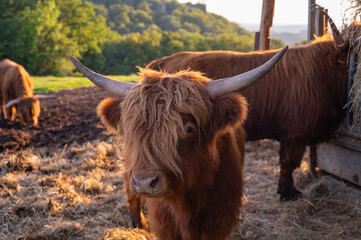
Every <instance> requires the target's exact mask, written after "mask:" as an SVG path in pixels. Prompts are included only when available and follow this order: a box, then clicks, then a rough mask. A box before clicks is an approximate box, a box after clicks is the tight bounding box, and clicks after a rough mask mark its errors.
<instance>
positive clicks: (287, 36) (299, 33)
mask: <svg viewBox="0 0 361 240" xmlns="http://www.w3.org/2000/svg"><path fill="white" fill-rule="evenodd" d="M239 25H240V26H241V27H243V28H245V29H247V30H249V31H251V32H257V31H259V27H260V26H259V25H257V24H247V23H239ZM271 37H272V38H278V39H281V40H282V41H283V42H284V43H285V44H288V45H293V44H296V43H300V42H302V41H304V40H306V39H307V26H306V25H274V26H272V27H271Z"/></svg>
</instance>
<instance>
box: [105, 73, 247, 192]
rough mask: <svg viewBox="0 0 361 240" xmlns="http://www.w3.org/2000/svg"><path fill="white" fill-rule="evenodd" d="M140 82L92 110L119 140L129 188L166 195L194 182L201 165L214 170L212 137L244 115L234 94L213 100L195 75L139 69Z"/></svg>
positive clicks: (215, 157)
mask: <svg viewBox="0 0 361 240" xmlns="http://www.w3.org/2000/svg"><path fill="white" fill-rule="evenodd" d="M142 73H143V79H142V81H141V84H139V85H137V86H136V87H134V88H132V89H131V91H130V93H129V94H128V95H127V96H126V97H125V98H124V99H106V100H104V101H103V102H102V103H101V104H100V105H99V107H98V114H99V115H100V116H101V117H102V120H103V121H104V122H105V123H106V124H107V125H108V126H110V127H111V128H113V129H117V130H118V131H119V132H120V133H121V134H123V136H124V138H123V140H124V142H123V144H124V146H123V152H124V158H125V167H126V174H128V176H129V178H127V179H129V182H128V184H129V186H130V189H131V190H132V191H134V192H135V193H137V194H141V195H144V196H148V197H165V196H172V195H173V194H174V193H176V192H179V191H185V190H186V189H190V188H192V187H194V185H197V179H198V178H199V177H201V176H200V174H201V173H202V172H204V170H205V169H207V171H208V172H209V175H212V172H211V171H215V170H216V169H217V168H218V161H219V158H218V155H217V150H216V148H215V139H216V138H217V136H218V135H219V134H221V133H222V132H223V131H225V130H227V129H228V128H229V127H233V126H235V125H238V124H240V123H241V122H242V121H243V120H244V119H245V116H246V103H245V100H244V98H242V97H241V96H239V95H235V94H232V95H227V96H224V97H219V98H213V97H211V96H210V94H209V93H208V91H207V89H206V87H205V85H204V83H205V82H207V81H208V79H206V78H204V77H202V76H201V75H200V74H199V73H194V72H181V73H177V74H172V75H167V74H164V73H160V72H156V71H151V70H143V72H142Z"/></svg>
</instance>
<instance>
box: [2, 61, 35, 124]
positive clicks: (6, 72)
mask: <svg viewBox="0 0 361 240" xmlns="http://www.w3.org/2000/svg"><path fill="white" fill-rule="evenodd" d="M15 99H18V100H19V104H15V105H13V106H11V107H9V108H6V109H5V105H6V104H7V103H8V102H9V101H11V100H15ZM0 104H1V110H2V116H3V117H4V118H5V119H10V120H12V121H13V120H14V118H15V114H16V113H18V115H19V117H20V119H21V120H22V121H23V122H24V121H33V123H34V125H37V123H38V116H39V114H40V104H39V100H38V99H37V98H36V97H35V96H33V84H32V82H31V80H30V76H29V74H28V72H27V71H26V70H25V69H24V68H23V67H22V66H21V65H19V64H17V63H15V62H13V61H11V60H8V59H5V60H2V61H1V62H0Z"/></svg>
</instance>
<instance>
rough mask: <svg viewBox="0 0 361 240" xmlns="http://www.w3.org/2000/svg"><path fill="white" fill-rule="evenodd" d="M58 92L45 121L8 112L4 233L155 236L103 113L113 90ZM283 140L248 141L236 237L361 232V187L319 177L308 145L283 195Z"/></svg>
mask: <svg viewBox="0 0 361 240" xmlns="http://www.w3.org/2000/svg"><path fill="white" fill-rule="evenodd" d="M89 93H90V94H89ZM57 95H58V98H57V99H56V100H51V101H48V102H42V105H41V106H42V114H41V116H40V119H39V120H40V122H39V127H36V128H35V127H26V126H23V125H21V124H20V123H18V122H16V123H9V122H7V121H4V120H0V138H1V139H0V239H37V240H40V239H142V240H144V239H155V238H154V236H153V235H152V234H150V233H149V232H147V231H144V230H140V229H132V228H131V222H130V218H129V214H128V209H127V201H126V197H125V194H124V189H123V180H122V177H121V176H122V170H123V159H122V150H121V148H122V141H121V139H120V138H119V137H118V136H116V135H115V134H114V133H112V132H108V131H107V130H106V129H105V128H104V127H103V125H102V124H101V123H100V122H99V119H98V118H97V117H96V115H95V106H96V104H97V103H98V102H99V101H100V100H101V99H102V98H104V97H105V96H106V94H105V93H104V92H102V91H101V90H97V89H96V88H84V89H79V90H73V91H63V92H59V93H57ZM54 119H55V120H54ZM35 136H37V137H35ZM5 137H7V138H6V139H8V141H5V140H4V139H5ZM22 139H23V140H24V141H23V142H21V140H22ZM10 143H11V144H10ZM278 149H279V144H278V143H277V142H275V141H271V140H263V141H255V142H249V143H247V145H246V158H245V166H244V197H243V208H242V209H240V213H241V214H240V219H239V224H238V226H237V228H235V229H234V231H233V233H232V237H231V239H232V240H236V239H361V190H360V189H359V188H357V187H355V186H353V185H350V184H348V183H345V182H343V181H341V180H339V179H337V178H335V177H333V176H330V175H328V174H325V173H323V172H321V171H319V176H318V177H317V178H316V177H313V176H312V175H311V174H310V173H309V171H308V164H307V159H308V156H307V155H305V157H304V161H303V163H302V166H301V168H300V169H297V171H296V172H295V174H294V177H295V179H296V185H297V187H298V188H299V189H300V190H301V191H302V192H303V198H301V199H299V200H296V201H291V202H280V201H279V197H278V195H277V194H276V188H277V180H278V174H279V167H278Z"/></svg>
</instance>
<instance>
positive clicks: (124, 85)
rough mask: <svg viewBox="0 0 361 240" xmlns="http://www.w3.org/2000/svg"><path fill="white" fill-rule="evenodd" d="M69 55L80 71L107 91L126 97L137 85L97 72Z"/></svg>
mask: <svg viewBox="0 0 361 240" xmlns="http://www.w3.org/2000/svg"><path fill="white" fill-rule="evenodd" d="M68 57H69V58H70V60H71V61H72V62H73V64H74V65H75V66H76V67H77V68H78V69H79V71H80V72H82V73H83V74H84V75H85V76H86V77H87V78H89V80H90V81H92V82H93V83H94V84H95V85H97V86H98V87H101V88H103V89H104V90H106V91H107V92H109V93H111V94H114V95H116V96H118V97H124V96H126V95H128V93H129V90H130V89H131V88H132V87H134V86H136V85H137V84H136V83H129V82H121V81H118V80H115V79H111V78H108V77H105V76H103V75H100V74H98V73H95V72H93V71H91V70H90V69H88V68H87V67H85V66H84V65H83V64H81V63H80V62H79V61H78V60H76V59H75V58H73V57H72V56H71V55H70V54H68Z"/></svg>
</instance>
